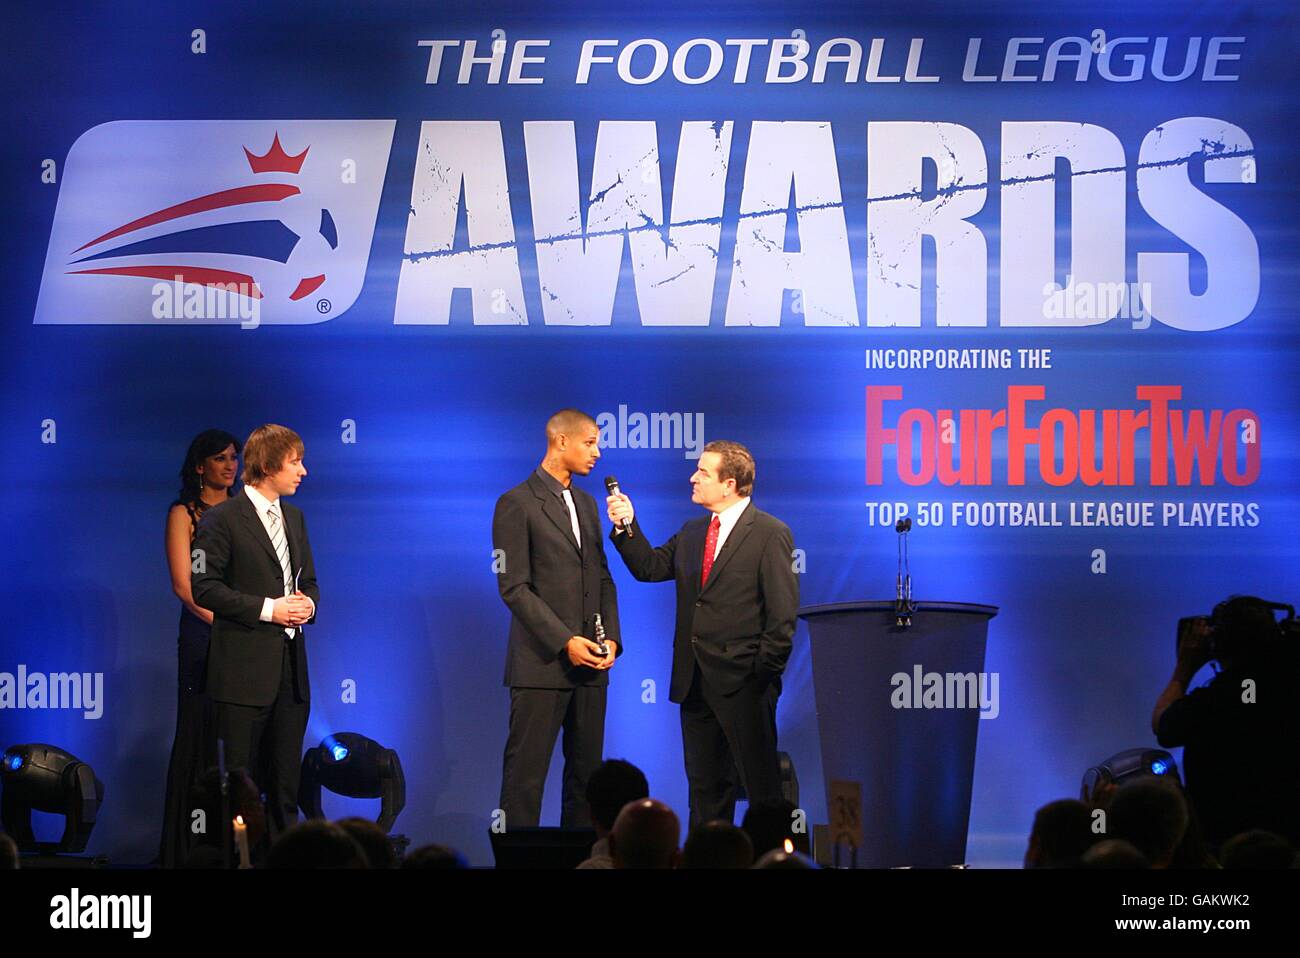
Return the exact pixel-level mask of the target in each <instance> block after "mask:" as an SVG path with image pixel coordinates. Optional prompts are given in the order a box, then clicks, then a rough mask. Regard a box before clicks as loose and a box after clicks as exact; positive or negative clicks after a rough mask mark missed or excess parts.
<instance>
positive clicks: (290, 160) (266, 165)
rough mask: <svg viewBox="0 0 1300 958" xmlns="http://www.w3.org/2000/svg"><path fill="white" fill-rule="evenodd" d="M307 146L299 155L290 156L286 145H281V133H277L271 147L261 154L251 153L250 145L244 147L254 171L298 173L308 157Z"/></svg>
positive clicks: (308, 148)
mask: <svg viewBox="0 0 1300 958" xmlns="http://www.w3.org/2000/svg"><path fill="white" fill-rule="evenodd" d="M310 149H311V147H310V146H309V147H307V149H306V150H303V151H302V152H301V153H299V154H298V155H297V156H290V155H289V154H288V153H286V152H284V147H282V146H281V145H280V134H279V133H276V134H275V140H274V141H273V142H272V143H271V148H270V149H269V150H267V151H266V152H265V153H264V154H262V155H261V156H257V155H256V154H253V153H250V152H249V150H248V147H244V155H245V156H246V157H248V165H249V166H250V167H252V169H253V172H254V173H297V172H298V171H299V170H301V169H302V164H303V161H304V160H306V159H307V150H310Z"/></svg>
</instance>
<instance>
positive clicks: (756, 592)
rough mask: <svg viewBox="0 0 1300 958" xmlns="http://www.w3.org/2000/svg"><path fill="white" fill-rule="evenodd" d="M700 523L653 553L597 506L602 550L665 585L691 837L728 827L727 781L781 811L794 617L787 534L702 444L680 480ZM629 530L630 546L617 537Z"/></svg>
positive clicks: (612, 500) (738, 457) (746, 479)
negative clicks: (781, 702)
mask: <svg viewBox="0 0 1300 958" xmlns="http://www.w3.org/2000/svg"><path fill="white" fill-rule="evenodd" d="M691 486H692V488H693V490H694V491H693V492H692V494H691V501H692V502H696V503H698V504H699V505H701V506H703V507H704V508H705V509H707V510H708V511H709V513H710V516H706V517H703V518H699V519H692V520H691V521H689V522H687V523H686V524H685V525H684V526H682V528H681V531H679V532H678V533H677V534H676V535H675V536H673V537H672V538H671V539H669V540H668V542H667V543H665V544H664V545H661V546H660V547H659V548H657V549H655V548H652V547H651V546H650V544H649V543H648V542H647V541H646V537H645V535H644V534H643V533H642V531H641V527H640V525H639V524H638V523H637V520H636V517H635V513H634V511H633V509H632V502H631V500H629V499H628V498H627V496H624V495H617V496H610V497H609V498H608V499H606V504H607V506H608V510H607V511H608V515H609V518H610V520H611V521H612V522H613V523H614V529H613V531H612V532H611V533H610V538H611V539H612V540H613V542H614V545H615V546H617V548H618V551H619V555H621V556H622V557H623V561H624V562H625V563H626V564H627V567H628V570H629V571H630V572H631V573H632V575H633V576H635V577H636V578H637V579H639V580H641V581H642V582H664V581H667V580H669V579H674V580H676V582H677V628H676V635H675V636H674V639H673V676H672V687H671V689H670V691H669V698H670V699H671V700H672V701H674V702H678V703H680V704H681V707H682V709H681V719H682V750H683V753H684V755H685V759H686V777H687V780H688V781H689V783H690V803H691V820H690V827H691V828H695V827H696V826H698V825H703V824H704V823H705V822H708V821H711V820H713V819H715V818H722V819H725V820H727V821H732V820H733V819H734V817H735V812H736V784H737V773H738V774H739V781H740V783H741V784H743V785H744V786H745V791H746V793H747V794H748V797H749V801H750V804H751V805H753V804H758V803H764V804H775V803H778V802H780V801H781V800H782V796H781V775H780V767H779V761H778V759H777V749H776V701H777V698H778V696H780V694H781V673H782V672H783V671H784V670H785V663H786V660H787V659H788V658H789V657H790V649H791V647H792V645H793V640H794V630H795V610H796V609H797V608H798V606H799V580H798V578H797V576H796V575H795V572H794V565H793V562H794V560H793V557H792V555H791V554H792V552H793V551H794V541H793V539H792V537H791V535H790V529H789V527H788V526H786V524H785V523H783V522H781V521H780V520H779V519H777V518H775V517H774V516H770V515H768V514H767V513H766V512H763V511H761V510H760V509H759V508H758V507H757V506H754V505H753V504H751V503H750V499H749V497H750V493H751V492H752V490H753V486H754V458H753V456H751V455H750V453H749V450H748V449H746V448H745V447H744V446H742V445H741V444H740V443H738V442H727V441H721V440H720V441H716V442H710V443H709V444H708V445H706V446H705V447H704V450H703V452H702V453H701V454H700V459H699V463H698V468H697V469H696V470H695V474H694V475H692V476H691ZM625 520H626V521H628V522H630V523H631V534H630V535H629V534H627V533H625V532H623V530H622V525H621V524H622V523H623V522H624V521H625Z"/></svg>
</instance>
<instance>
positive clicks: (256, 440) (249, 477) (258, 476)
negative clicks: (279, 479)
mask: <svg viewBox="0 0 1300 958" xmlns="http://www.w3.org/2000/svg"><path fill="white" fill-rule="evenodd" d="M291 452H296V453H297V454H298V457H299V458H302V456H303V455H304V454H305V453H306V449H305V448H304V446H303V444H302V437H301V436H299V435H298V434H297V433H296V432H294V431H293V430H292V429H290V428H289V427H288V426H277V425H276V424H275V423H273V422H271V423H267V424H266V425H264V426H258V427H257V428H256V429H254V430H253V431H252V432H251V433H249V434H248V442H246V443H244V476H243V479H244V485H247V486H255V485H257V484H258V483H259V482H261V481H262V480H263V479H265V478H266V477H267V476H269V475H271V474H272V473H274V472H279V471H280V470H281V469H283V468H284V461H285V460H286V459H288V458H289V453H291Z"/></svg>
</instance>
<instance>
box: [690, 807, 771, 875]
mask: <svg viewBox="0 0 1300 958" xmlns="http://www.w3.org/2000/svg"><path fill="white" fill-rule="evenodd" d="M753 864H754V843H753V842H751V841H750V840H749V836H748V835H747V834H745V832H744V830H743V829H740V828H737V827H736V826H735V825H733V824H731V822H728V821H724V820H722V819H720V818H717V819H714V820H713V821H711V822H705V823H704V824H703V825H696V826H695V827H694V828H692V829H691V833H690V834H689V835H687V836H686V845H685V846H684V847H683V848H682V867H683V868H748V867H750V866H751V865H753Z"/></svg>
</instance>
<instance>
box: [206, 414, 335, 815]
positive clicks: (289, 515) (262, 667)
mask: <svg viewBox="0 0 1300 958" xmlns="http://www.w3.org/2000/svg"><path fill="white" fill-rule="evenodd" d="M302 459H303V444H302V439H301V438H300V437H299V436H298V434H297V433H295V432H294V431H293V430H291V429H287V428H285V427H284V426H277V425H273V424H268V425H265V426H259V427H258V428H257V429H254V430H253V433H252V435H250V436H249V437H248V442H247V443H246V444H245V446H244V477H243V478H244V489H243V492H242V493H241V494H240V495H237V496H234V497H232V498H231V499H229V500H228V501H226V502H223V503H221V504H219V505H216V506H213V507H212V508H211V509H209V510H208V511H207V512H206V513H204V515H203V519H202V521H201V522H200V523H199V527H198V532H197V534H196V535H195V538H194V549H195V550H197V552H198V557H197V560H198V561H196V563H195V564H196V566H197V567H198V568H199V569H201V570H202V571H197V572H194V573H193V574H192V576H191V586H192V590H193V593H194V601H195V602H196V603H198V604H199V605H201V606H202V607H203V608H205V609H209V610H211V612H212V614H213V622H212V638H211V640H210V642H209V645H208V689H209V691H210V693H211V695H212V698H213V700H214V701H215V702H216V720H217V735H218V737H219V738H221V739H223V740H224V741H225V749H226V766H227V767H228V768H240V767H244V768H247V769H248V770H249V771H250V773H251V774H252V775H253V777H254V778H255V780H256V781H257V783H258V784H259V785H261V786H262V788H263V789H264V790H265V792H266V796H267V804H268V805H269V807H270V812H271V821H270V826H271V831H272V832H273V833H278V832H280V831H283V830H284V829H286V828H288V827H289V826H290V825H292V824H293V823H294V822H295V821H297V819H298V777H299V769H300V766H301V762H302V739H303V734H304V733H305V732H306V729H307V714H308V712H309V711H310V709H311V687H310V685H309V683H308V679H307V650H306V648H305V640H304V636H303V630H302V626H303V625H304V624H305V623H308V622H315V621H316V603H317V602H318V601H319V600H320V590H319V589H318V588H317V586H316V566H315V563H314V562H313V561H312V555H311V544H310V543H309V542H308V541H307V526H306V523H305V522H304V521H303V516H302V512H301V510H299V509H297V508H296V507H294V506H292V505H290V504H289V503H288V502H285V498H286V497H288V496H291V495H293V494H294V493H295V492H297V491H298V484H299V483H300V482H302V477H303V476H305V475H307V470H306V469H305V468H304V467H303V464H302Z"/></svg>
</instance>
